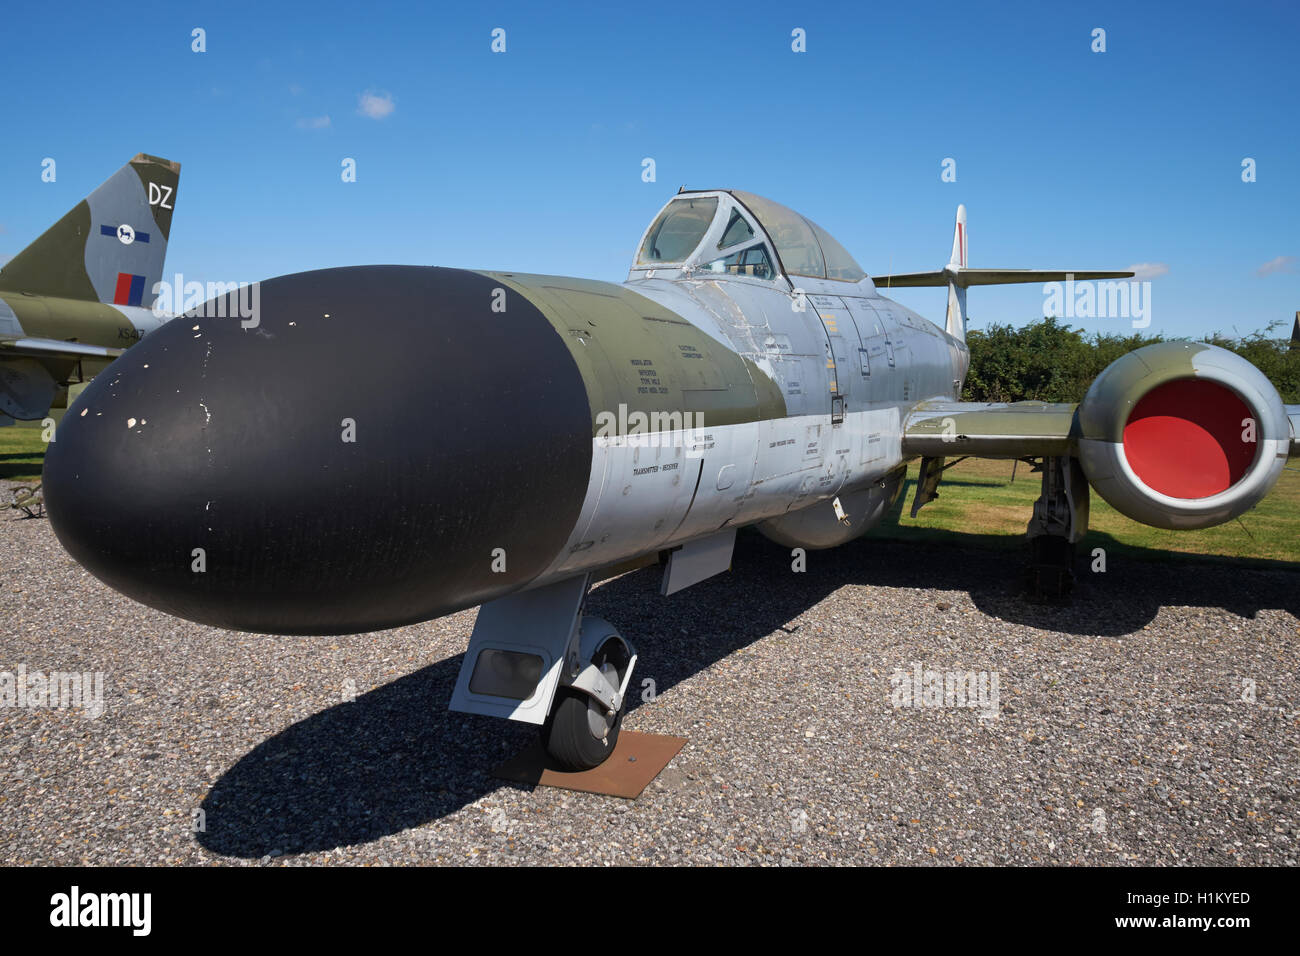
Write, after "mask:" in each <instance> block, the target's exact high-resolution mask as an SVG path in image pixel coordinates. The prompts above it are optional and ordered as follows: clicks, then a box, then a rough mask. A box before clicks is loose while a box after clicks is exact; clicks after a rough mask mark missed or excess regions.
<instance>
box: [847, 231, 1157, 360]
mask: <svg viewBox="0 0 1300 956" xmlns="http://www.w3.org/2000/svg"><path fill="white" fill-rule="evenodd" d="M969 239H970V237H969V235H968V234H967V231H966V207H965V206H958V207H957V225H956V227H955V228H954V230H953V235H952V257H951V258H950V259H949V260H948V264H947V265H946V266H944V267H943V269H942V270H940V271H939V272H902V273H897V274H895V275H887V276H872V279H874V280H875V282H876V285H877V286H882V285H883V286H885V287H887V288H892V289H906V288H913V287H916V286H943V285H946V286H947V287H948V320H947V322H946V324H945V326H944V327H945V329H946V330H947V332H948V334H949V335H951V336H953V337H955V338H957V339H959V340H961V341H963V342H964V341H966V289H967V288H969V287H970V286H973V285H1011V284H1012V283H1016V282H1065V281H1068V280H1070V279H1076V280H1078V281H1080V282H1084V281H1091V280H1093V279H1130V278H1132V277H1133V273H1132V272H1131V271H1127V272H1092V271H1084V270H1081V269H1071V270H1068V271H1067V270H1065V269H972V268H970V267H969V266H968V265H966V261H967V260H966V254H967V252H968V251H969V250H968V249H967V243H968V241H969Z"/></svg>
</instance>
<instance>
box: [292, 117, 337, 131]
mask: <svg viewBox="0 0 1300 956" xmlns="http://www.w3.org/2000/svg"><path fill="white" fill-rule="evenodd" d="M329 125H330V118H329V117H328V116H304V117H303V118H302V119H300V120H298V123H297V126H298V128H299V129H325V128H326V127H327V126H329Z"/></svg>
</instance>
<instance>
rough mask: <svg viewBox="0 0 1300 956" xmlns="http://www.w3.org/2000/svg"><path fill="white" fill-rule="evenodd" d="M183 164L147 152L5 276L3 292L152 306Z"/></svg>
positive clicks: (0, 280) (0, 281) (0, 279)
mask: <svg viewBox="0 0 1300 956" xmlns="http://www.w3.org/2000/svg"><path fill="white" fill-rule="evenodd" d="M180 172H181V164H180V163H174V162H171V161H170V160H166V159H159V158H158V157H156V156H147V155H145V154H144V153H140V154H139V155H137V156H136V157H135V159H133V160H131V161H130V162H129V163H127V164H126V165H125V166H123V167H122V168H121V169H119V170H118V171H117V172H115V173H114V174H113V175H112V176H110V177H109V178H108V180H107V181H105V182H104V184H103V185H102V186H100V187H99V188H98V189H96V190H95V191H94V192H92V193H91V194H90V195H89V196H87V197H86V198H85V199H83V200H82V201H81V202H79V203H77V205H76V206H74V207H73V208H72V210H71V211H70V212H68V214H67V215H65V216H64V217H63V218H62V219H60V220H59V221H58V222H56V223H55V224H54V225H53V226H51V227H50V228H49V229H47V230H45V232H44V233H42V234H41V235H40V237H39V238H37V239H36V241H35V242H33V243H32V244H31V245H29V246H28V247H27V248H26V249H24V250H23V251H22V252H20V253H18V255H16V256H14V257H13V259H11V260H10V261H9V262H8V263H6V264H5V266H4V268H3V269H0V289H6V290H9V291H13V292H32V293H35V294H38V295H51V296H62V297H65V298H69V299H86V300H90V301H99V302H109V303H113V304H115V305H134V306H145V307H148V306H149V305H151V304H152V302H153V298H154V296H153V291H152V290H153V285H154V283H156V282H158V281H160V280H161V279H162V274H163V262H164V260H165V259H166V257H167V237H168V236H169V235H170V233H171V227H172V212H173V210H174V209H175V208H176V190H177V184H178V182H179V181H180Z"/></svg>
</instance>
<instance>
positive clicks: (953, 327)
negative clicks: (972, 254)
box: [944, 205, 967, 342]
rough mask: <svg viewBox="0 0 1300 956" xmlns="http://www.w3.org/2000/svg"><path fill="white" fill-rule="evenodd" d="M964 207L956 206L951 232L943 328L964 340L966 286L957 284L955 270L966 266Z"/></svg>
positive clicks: (946, 270)
mask: <svg viewBox="0 0 1300 956" xmlns="http://www.w3.org/2000/svg"><path fill="white" fill-rule="evenodd" d="M966 241H967V234H966V207H965V206H964V205H959V206H958V207H957V225H956V226H955V227H954V229H953V232H952V257H951V258H950V259H949V260H948V268H947V269H945V270H944V272H946V273H948V319H947V321H946V322H945V323H944V328H945V329H946V330H947V332H948V334H949V335H951V336H953V337H955V338H957V339H960V340H961V341H963V342H965V341H966V287H965V286H964V285H960V286H959V285H958V284H957V272H958V270H960V269H965V268H966V262H967V258H966V254H967V248H966Z"/></svg>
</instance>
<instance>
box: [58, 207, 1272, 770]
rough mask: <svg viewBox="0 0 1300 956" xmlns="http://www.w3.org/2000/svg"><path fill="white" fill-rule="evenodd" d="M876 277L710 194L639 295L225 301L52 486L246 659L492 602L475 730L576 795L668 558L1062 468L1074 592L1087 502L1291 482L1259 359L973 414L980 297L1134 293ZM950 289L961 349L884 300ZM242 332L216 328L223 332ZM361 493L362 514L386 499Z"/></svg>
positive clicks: (1206, 512)
mask: <svg viewBox="0 0 1300 956" xmlns="http://www.w3.org/2000/svg"><path fill="white" fill-rule="evenodd" d="M967 246H968V237H967V234H966V214H965V210H964V209H963V208H961V207H959V208H958V211H957V222H956V228H955V234H954V238H953V246H952V255H951V258H950V261H949V262H948V264H947V265H946V266H945V267H944V268H943V269H941V270H939V271H936V272H929V273H914V274H907V275H898V276H889V277H878V278H877V279H876V280H875V281H874V282H873V280H872V279H871V278H870V277H869V276H868V275H867V274H866V273H865V272H864V271H863V270H862V268H861V267H860V266H859V265H858V264H857V262H855V261H854V259H853V258H852V257H851V256H850V255H849V253H848V252H847V251H845V249H844V248H843V246H841V245H840V244H839V243H838V242H836V241H835V239H833V238H832V237H831V236H830V235H829V234H828V233H827V232H826V231H825V230H824V229H822V228H821V227H819V226H818V225H816V224H815V223H814V222H812V221H811V220H809V219H807V218H805V217H804V216H802V215H799V214H798V213H796V212H794V211H793V210H791V209H788V208H786V207H785V206H782V205H780V204H778V203H775V202H772V201H770V200H767V199H763V198H761V197H759V196H755V195H751V194H750V193H746V192H740V191H736V190H720V189H719V190H697V191H682V192H680V193H679V194H678V195H676V196H674V197H673V198H672V199H671V200H670V201H669V202H668V203H667V205H665V206H664V207H663V209H662V211H661V212H660V213H659V214H658V215H657V216H656V217H655V219H654V221H653V222H652V223H651V224H650V227H649V228H648V229H647V230H646V232H645V234H644V236H643V237H642V239H641V242H640V244H639V246H638V251H637V253H636V259H635V261H634V262H633V263H632V267H631V271H630V273H629V275H628V279H627V281H626V282H624V283H621V284H615V283H610V282H598V281H592V280H587V279H573V278H561V277H556V276H544V275H526V274H521V273H514V272H477V271H469V270H463V269H445V268H433V267H428V268H426V267H416V266H382V265H381V266H361V267H353V268H341V269H326V270H322V271H317V272H307V273H300V274H296V275H288V276H283V277H280V278H276V279H271V280H269V281H266V282H264V283H262V284H261V290H260V302H261V314H260V316H259V321H258V324H257V325H256V327H245V325H244V324H243V323H239V322H232V321H230V320H228V319H222V318H211V317H208V316H211V315H213V314H215V315H219V316H221V315H232V314H235V313H234V310H233V308H232V309H231V310H230V311H227V308H226V304H225V303H222V302H219V301H218V300H215V299H214V300H212V302H209V303H208V304H207V306H205V308H204V309H203V310H201V311H200V314H196V315H195V316H194V317H193V318H192V319H190V318H187V319H184V320H178V321H175V322H172V323H171V324H169V325H168V326H166V327H164V328H163V329H161V330H159V331H158V332H156V333H154V334H152V335H150V336H149V337H148V338H147V339H145V341H143V342H142V343H141V344H140V345H138V346H136V347H135V348H133V349H131V350H130V351H129V352H128V353H127V354H126V355H124V356H123V357H122V358H121V359H119V360H118V364H117V365H116V366H115V368H114V375H113V376H112V382H111V383H110V382H108V381H105V380H104V379H100V380H98V381H96V382H93V383H92V384H91V385H90V387H88V388H87V389H86V390H85V392H84V393H83V394H82V395H81V396H80V397H79V398H78V399H77V401H76V402H75V403H74V405H73V407H72V408H71V409H70V411H69V414H68V415H67V416H66V417H65V419H64V421H63V423H62V425H61V426H60V429H59V432H58V441H57V442H56V443H55V444H54V445H52V446H51V448H50V451H49V453H48V454H47V456H46V460H45V475H44V481H45V494H46V506H47V510H48V513H49V516H50V519H51V522H52V524H53V527H54V530H55V532H56V533H57V535H58V537H59V539H60V541H61V542H62V543H63V545H64V547H65V548H66V549H67V550H68V552H69V553H70V554H72V556H73V557H75V558H76V559H77V560H78V561H79V562H81V564H82V565H84V566H85V567H86V568H87V569H89V570H90V571H91V572H92V573H93V574H94V575H95V576H97V577H98V578H100V579H101V580H102V581H104V582H106V583H107V584H109V585H111V586H112V587H114V588H117V589H118V590H120V591H121V592H123V593H124V594H127V595H129V596H130V597H132V598H134V599H136V600H138V601H141V602H143V603H145V604H148V605H150V606H152V607H155V608H160V609H162V610H164V611H167V612H169V613H171V614H175V615H178V616H180V617H184V618H188V619H190V620H193V621H199V622H202V623H206V624H212V625H216V626H219V627H226V628H232V629H236V630H242V631H253V632H262V633H288V634H336V633H351V632H359V631H373V630H381V629H384V628H390V627H397V626H399V625H404V624H410V623H413V622H418V621H425V620H429V619H431V618H435V617H438V616H440V615H444V614H449V613H451V612H453V611H457V610H460V609H463V608H469V607H473V606H475V605H482V607H481V609H480V610H479V613H478V618H477V622H476V624H475V627H474V631H473V635H472V637H471V640H470V644H469V648H468V650H467V652H466V654H465V658H464V662H463V665H462V668H461V672H460V676H459V679H458V681H457V684H456V688H455V691H454V693H453V696H452V700H451V706H452V707H453V708H454V709H457V710H462V711H469V712H474V713H480V714H491V715H497V716H500V717H507V718H510V719H513V720H519V721H524V722H528V723H533V724H537V725H539V726H540V727H541V733H542V737H543V740H544V742H545V744H546V747H547V749H548V751H549V753H550V754H551V756H552V757H553V758H554V759H555V760H556V761H557V762H558V763H560V764H561V765H562V766H565V767H568V768H570V769H583V768H590V767H592V766H595V765H597V764H599V763H600V762H601V761H603V760H604V759H605V758H606V757H607V756H608V754H609V753H610V752H611V750H612V749H613V746H614V743H615V741H616V739H617V736H618V732H619V726H620V721H621V714H622V710H623V703H624V700H625V698H626V695H627V692H628V687H629V682H630V680H631V677H632V673H633V668H634V666H635V663H636V652H635V651H634V649H633V646H632V644H631V642H630V641H629V640H627V639H626V638H625V637H623V636H622V635H620V634H619V633H618V631H617V630H616V629H615V628H614V627H613V626H612V625H611V624H609V623H608V622H606V621H603V620H600V619H598V618H594V617H591V616H587V615H584V613H583V606H584V600H585V598H586V595H587V593H588V590H589V588H590V587H591V585H592V583H593V582H595V581H598V580H600V579H602V578H606V577H609V576H610V575H613V574H616V573H619V572H621V571H624V570H627V569H630V568H635V567H639V566H644V565H649V564H653V563H656V562H659V563H662V565H663V583H662V591H663V593H665V594H671V593H674V592H677V591H680V590H681V589H683V588H686V587H689V586H691V585H692V584H695V583H697V582H699V581H702V580H704V579H706V578H708V577H710V576H712V575H715V574H718V573H720V572H723V571H726V570H727V569H728V568H729V566H730V563H731V555H732V548H733V543H734V541H735V536H736V529H737V528H740V527H743V526H748V525H753V526H756V527H757V528H758V530H759V531H761V532H762V533H763V534H764V535H766V536H767V537H769V538H771V539H772V540H773V541H776V542H778V543H779V544H781V545H782V546H784V547H790V548H796V547H797V548H830V547H834V546H836V545H839V544H843V543H844V542H846V541H850V540H852V539H854V538H856V537H858V536H859V535H861V534H863V533H864V532H865V531H866V530H867V529H869V528H870V527H872V525H873V524H875V523H876V522H877V521H879V520H880V518H881V517H882V516H883V515H884V514H885V512H886V510H887V509H888V508H889V507H890V506H891V505H892V504H893V503H895V502H896V501H897V499H898V498H899V496H900V495H901V493H902V489H903V487H904V476H905V474H906V469H907V465H908V462H909V461H911V460H915V459H918V458H919V459H921V461H922V467H921V476H922V477H921V481H920V482H919V485H918V489H917V500H916V502H915V504H914V508H915V507H920V506H921V505H923V504H924V503H925V502H926V501H927V500H929V499H930V498H933V497H934V495H935V488H936V486H937V484H938V482H939V479H940V477H941V475H942V471H943V466H944V463H945V460H946V459H947V458H950V457H954V456H959V455H965V456H970V455H975V456H984V457H992V458H1012V459H1022V458H1033V459H1041V460H1042V461H1043V469H1042V471H1043V478H1042V494H1041V497H1040V498H1039V500H1038V502H1037V504H1036V505H1035V507H1034V509H1033V515H1032V518H1031V520H1030V523H1029V529H1028V531H1029V537H1030V540H1031V541H1032V542H1033V543H1034V548H1033V554H1034V562H1033V565H1032V567H1033V568H1034V578H1033V579H1034V583H1035V586H1036V587H1038V588H1040V589H1043V590H1062V589H1064V588H1066V587H1068V584H1069V580H1070V577H1069V567H1070V555H1071V554H1072V551H1073V545H1074V542H1076V541H1077V540H1078V539H1079V538H1080V537H1081V536H1082V535H1083V534H1084V532H1085V531H1086V528H1087V519H1088V500H1089V487H1090V486H1091V487H1092V488H1093V489H1095V490H1096V491H1097V492H1098V493H1099V494H1101V495H1102V496H1103V497H1104V498H1105V499H1106V500H1107V501H1109V502H1110V503H1111V504H1112V505H1114V506H1115V507H1116V508H1117V509H1119V510H1120V511H1121V512H1123V513H1124V514H1126V515H1128V516H1129V517H1131V518H1134V519H1136V520H1138V521H1142V522H1145V523H1147V524H1153V525H1158V526H1160V527H1168V528H1199V527H1205V526H1207V525H1212V524H1217V523H1220V522H1223V521H1227V520H1229V519H1230V518H1232V517H1234V516H1236V515H1239V514H1241V513H1242V512H1244V511H1245V510H1247V509H1248V508H1250V507H1251V506H1253V505H1254V504H1255V503H1256V502H1257V501H1259V500H1260V498H1261V497H1262V496H1263V495H1264V494H1266V493H1267V492H1268V490H1269V489H1270V488H1271V487H1272V485H1273V483H1274V482H1275V481H1276V480H1277V478H1278V475H1279V473H1280V471H1281V469H1282V467H1283V464H1284V463H1285V462H1286V460H1287V457H1288V455H1290V454H1292V453H1294V451H1295V448H1296V445H1295V438H1294V434H1295V425H1296V422H1297V417H1298V416H1297V411H1298V408H1297V407H1296V406H1292V407H1289V408H1288V407H1286V406H1284V405H1283V404H1282V401H1281V399H1280V398H1279V396H1278V394H1277V392H1276V391H1275V390H1274V388H1273V386H1272V385H1271V384H1270V383H1269V381H1268V380H1267V378H1265V376H1264V375H1263V374H1262V373H1260V372H1259V371H1258V370H1257V369H1255V368H1254V367H1253V366H1251V365H1250V364H1249V363H1247V362H1246V361H1244V360H1243V359H1241V358H1239V357H1238V356H1236V355H1235V354H1233V353H1231V352H1227V351H1224V350H1223V349H1219V348H1215V347H1213V346H1208V345H1195V344H1189V343H1182V342H1169V343H1164V344H1159V345H1153V346H1148V347H1147V348H1144V349H1141V350H1139V351H1136V352H1133V353H1131V354H1129V355H1126V356H1124V357H1123V358H1120V359H1118V360H1117V361H1116V362H1115V363H1114V364H1113V365H1111V366H1110V367H1109V368H1107V369H1106V370H1105V371H1104V372H1103V373H1102V374H1101V375H1100V376H1099V377H1098V378H1097V380H1096V382H1095V383H1094V384H1093V386H1092V388H1091V389H1090V391H1089V392H1088V394H1087V397H1086V398H1085V399H1084V401H1083V402H1082V403H1080V404H1079V405H1078V406H1075V405H1050V404H1043V403H1037V402H1023V403H1016V404H1010V405H988V404H973V403H965V402H961V401H959V400H958V398H959V395H960V393H961V386H962V380H963V378H964V376H965V374H966V369H967V365H968V359H969V354H968V352H967V348H966V344H965V330H966V292H967V289H968V288H969V287H970V286H973V285H981V284H988V283H999V282H1043V281H1051V280H1060V279H1066V278H1067V277H1068V276H1071V275H1072V276H1073V277H1074V278H1076V279H1080V280H1087V279H1109V278H1124V277H1127V276H1131V275H1132V273H1130V272H1123V271H1119V272H1080V271H1074V272H1066V271H1064V270H1059V271H1028V270H988V269H976V268H971V267H969V266H968V265H967ZM893 285H898V286H904V285H938V286H947V288H948V312H947V316H946V320H945V324H944V326H943V327H942V328H940V327H939V326H937V325H934V324H931V323H930V322H928V321H927V320H925V319H923V318H921V317H920V316H919V315H917V314H916V313H914V312H912V311H910V310H909V309H906V308H904V307H903V306H901V305H899V304H898V303H896V302H893V301H891V300H890V299H888V298H886V297H885V296H883V295H881V293H880V288H882V287H886V286H893ZM214 305H215V306H218V307H217V308H211V307H213V306H214ZM360 499H364V502H365V504H364V505H362V504H359V500H360Z"/></svg>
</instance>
